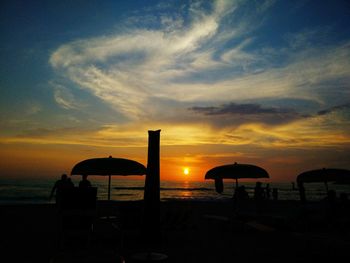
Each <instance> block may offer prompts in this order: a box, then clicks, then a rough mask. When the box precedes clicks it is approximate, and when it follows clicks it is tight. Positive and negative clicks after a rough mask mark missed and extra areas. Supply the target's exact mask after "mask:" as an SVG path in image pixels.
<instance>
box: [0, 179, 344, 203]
mask: <svg viewBox="0 0 350 263" xmlns="http://www.w3.org/2000/svg"><path fill="white" fill-rule="evenodd" d="M79 180H80V177H77V178H73V183H74V184H75V185H78V183H79ZM89 180H90V181H91V183H92V184H93V185H94V186H96V187H98V199H99V200H107V191H108V178H107V177H97V176H94V177H92V176H91V177H89ZM111 181H112V182H111V200H119V201H126V200H142V199H143V186H144V180H135V179H125V178H124V177H123V178H121V177H112V180H111ZM54 182H55V179H20V180H19V179H0V204H15V203H52V202H54V200H49V195H50V192H51V189H52V186H53V184H54ZM241 184H243V185H245V187H246V189H247V192H248V194H249V196H250V197H253V193H254V186H255V182H240V185H241ZM269 184H270V188H271V189H272V188H277V189H278V199H279V200H299V192H298V191H297V190H293V188H292V184H291V183H273V182H272V183H269ZM265 185H266V183H263V186H265ZM224 186H225V188H224V192H223V194H218V193H216V191H215V186H214V182H213V181H211V180H209V181H203V182H192V181H162V182H161V192H160V195H161V200H163V201H164V200H174V199H175V200H176V199H189V200H203V201H205V200H224V199H230V198H231V197H232V194H233V192H234V182H233V181H226V182H225V183H224ZM305 188H306V195H307V199H308V200H321V199H322V198H324V197H325V196H326V187H325V185H324V184H320V183H315V184H305ZM328 188H329V189H334V190H336V192H337V194H338V195H339V193H342V192H344V193H347V194H348V195H350V186H349V185H336V184H331V183H329V184H328ZM271 194H272V191H271Z"/></svg>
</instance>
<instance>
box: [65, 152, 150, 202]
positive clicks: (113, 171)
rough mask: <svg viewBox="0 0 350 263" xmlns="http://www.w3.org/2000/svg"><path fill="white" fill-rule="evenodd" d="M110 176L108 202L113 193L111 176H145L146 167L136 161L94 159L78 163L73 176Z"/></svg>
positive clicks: (110, 158)
mask: <svg viewBox="0 0 350 263" xmlns="http://www.w3.org/2000/svg"><path fill="white" fill-rule="evenodd" d="M84 174H86V175H102V176H105V175H108V176H109V180H108V200H110V192H111V188H110V187H111V175H123V176H126V175H144V174H146V167H145V166H144V165H143V164H141V163H139V162H136V161H133V160H129V159H123V158H112V156H110V157H109V158H93V159H87V160H84V161H81V162H79V163H77V164H76V165H75V166H74V167H73V169H72V172H71V175H84Z"/></svg>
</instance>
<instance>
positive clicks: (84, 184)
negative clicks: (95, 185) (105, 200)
mask: <svg viewBox="0 0 350 263" xmlns="http://www.w3.org/2000/svg"><path fill="white" fill-rule="evenodd" d="M87 177H88V176H87V174H83V177H82V180H81V181H80V182H79V187H80V188H87V187H91V183H90V181H89V180H88V179H87Z"/></svg>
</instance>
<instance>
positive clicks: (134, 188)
mask: <svg viewBox="0 0 350 263" xmlns="http://www.w3.org/2000/svg"><path fill="white" fill-rule="evenodd" d="M113 189H115V190H139V191H143V190H144V187H143V186H141V187H129V186H125V187H120V186H119V187H113ZM160 190H161V191H213V189H211V188H206V187H188V188H186V187H161V188H160Z"/></svg>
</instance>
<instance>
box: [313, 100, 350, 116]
mask: <svg viewBox="0 0 350 263" xmlns="http://www.w3.org/2000/svg"><path fill="white" fill-rule="evenodd" d="M349 109H350V103H347V104H342V105H337V106H334V107H331V108H328V109H325V110H321V111H319V112H317V114H318V115H326V114H330V113H333V112H336V111H341V110H349Z"/></svg>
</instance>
